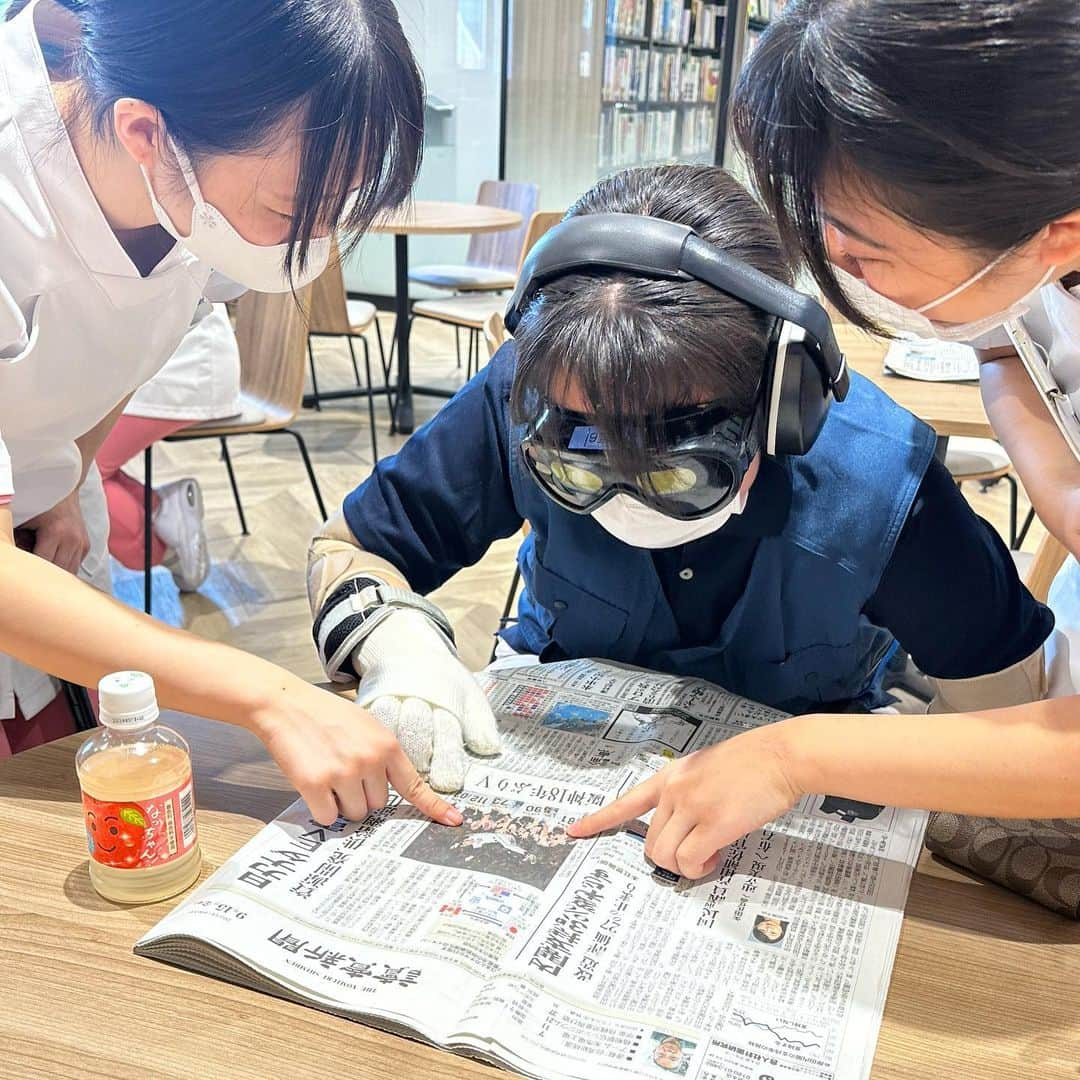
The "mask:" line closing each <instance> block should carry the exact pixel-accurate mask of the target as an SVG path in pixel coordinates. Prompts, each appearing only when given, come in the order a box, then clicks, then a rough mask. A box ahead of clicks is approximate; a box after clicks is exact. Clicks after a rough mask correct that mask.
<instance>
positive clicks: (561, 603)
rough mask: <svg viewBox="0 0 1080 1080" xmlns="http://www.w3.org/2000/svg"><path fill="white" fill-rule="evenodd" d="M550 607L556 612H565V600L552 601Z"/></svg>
mask: <svg viewBox="0 0 1080 1080" xmlns="http://www.w3.org/2000/svg"><path fill="white" fill-rule="evenodd" d="M551 606H552V607H553V608H554V609H555V610H556V611H565V610H566V601H565V600H556V601H554V603H552V605H551Z"/></svg>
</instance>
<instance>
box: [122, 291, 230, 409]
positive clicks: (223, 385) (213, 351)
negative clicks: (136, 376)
mask: <svg viewBox="0 0 1080 1080" xmlns="http://www.w3.org/2000/svg"><path fill="white" fill-rule="evenodd" d="M240 408H241V406H240V350H239V349H238V348H237V347H236V335H235V334H234V333H233V328H232V324H231V323H230V322H229V315H228V312H227V311H226V310H225V305H224V304H214V305H213V307H212V309H211V311H210V314H208V315H207V316H206V317H205V318H204V319H201V320H200V321H199V322H198V323H196V324H195V326H193V327H192V328H191V329H190V330H189V331H188V332H187V333H186V334H185V335H184V340H183V341H181V342H180V347H179V348H178V349H177V350H176V352H174V353H173V354H172V356H170V357H169V359H168V360H167V361H166V362H165V366H164V367H163V368H162V369H161V370H160V371H159V372H158V373H157V374H156V375H155V376H154V377H153V378H152V379H151V380H150V381H149V382H148V383H145V384H144V385H142V386H140V387H139V389H138V390H136V391H135V396H134V397H133V398H132V399H131V401H130V402H128V405H127V408H126V409H124V412H125V413H126V414H127V415H128V416H149V417H152V418H154V419H161V420H222V419H224V418H225V417H227V416H236V415H237V414H238V413H239V412H240Z"/></svg>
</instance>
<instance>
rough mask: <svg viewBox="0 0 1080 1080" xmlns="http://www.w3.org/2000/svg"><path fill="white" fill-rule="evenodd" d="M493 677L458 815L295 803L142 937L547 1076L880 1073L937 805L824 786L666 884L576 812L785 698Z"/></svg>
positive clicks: (664, 678) (789, 1078)
mask: <svg viewBox="0 0 1080 1080" xmlns="http://www.w3.org/2000/svg"><path fill="white" fill-rule="evenodd" d="M478 678H479V679H480V680H481V681H482V683H483V685H484V687H485V689H486V691H487V693H488V695H489V697H490V700H491V702H492V704H493V706H494V708H495V711H496V713H497V714H498V716H499V721H500V726H501V728H502V731H503V733H504V742H505V749H504V751H503V753H502V755H501V756H500V757H498V758H493V759H475V761H474V762H473V763H472V765H471V767H470V771H469V774H468V777H467V781H466V787H465V790H464V791H463V792H462V793H461V794H460V795H459V796H454V797H453V801H454V802H455V803H456V804H457V805H458V806H459V807H460V808H461V810H462V811H463V813H464V815H465V824H464V825H463V826H461V827H460V828H457V829H452V828H447V827H444V826H441V825H436V824H433V823H431V822H429V821H427V820H426V819H424V818H423V817H421V816H420V815H419V814H418V813H417V812H416V811H415V810H413V809H412V808H411V807H410V806H409V805H408V804H406V803H403V802H401V801H398V800H397V799H396V798H393V800H392V803H391V805H390V806H388V807H387V808H386V809H385V810H382V811H380V812H378V813H375V814H372V815H371V816H369V817H368V818H367V819H366V820H365V821H363V822H345V821H344V820H339V821H338V822H336V823H335V824H334V825H333V826H331V827H329V828H324V827H320V826H319V825H317V824H316V823H315V822H314V821H312V819H311V818H310V817H309V816H308V815H307V813H306V810H305V808H304V805H303V803H302V802H297V803H296V804H294V805H293V806H292V807H290V808H289V809H288V810H286V811H285V812H284V813H283V814H282V815H281V816H280V817H279V818H277V819H276V820H275V821H274V822H272V823H271V824H270V825H268V826H267V827H266V828H265V829H263V830H262V831H261V832H260V833H259V834H258V835H257V836H256V837H255V838H254V839H253V840H251V841H250V842H249V843H248V844H246V845H245V846H244V847H243V848H242V849H241V850H240V851H239V852H237V854H236V855H235V856H234V857H233V858H231V859H230V860H229V861H228V862H227V863H226V864H225V865H224V866H222V867H221V869H220V870H218V871H217V873H215V874H214V875H213V876H212V877H211V878H210V879H209V880H208V881H207V882H206V883H205V884H203V885H202V886H201V887H200V888H199V889H198V890H197V891H196V892H195V893H193V894H192V895H191V897H189V898H188V899H186V900H185V901H183V902H182V903H181V904H179V905H178V907H177V908H176V909H175V910H174V911H173V912H172V913H171V914H170V915H168V916H167V917H166V918H165V919H164V920H163V921H162V922H161V923H160V924H158V926H156V927H155V928H154V929H153V930H152V931H151V932H150V933H148V934H147V935H146V936H145V937H144V938H143V939H142V940H141V941H140V942H139V943H138V945H137V946H136V951H137V952H139V953H140V954H141V955H147V956H152V957H155V958H157V959H161V960H165V961H168V962H170V963H174V964H179V965H180V966H183V967H187V968H191V969H194V970H197V971H202V972H204V973H207V974H211V975H214V976H217V977H221V978H226V979H231V980H233V981H236V982H239V983H241V984H243V985H247V986H252V987H255V988H257V989H261V990H264V991H267V992H270V993H275V994H278V995H280V996H285V997H287V998H290V999H293V1000H296V1001H302V1002H304V1003H306V1004H309V1005H314V1006H316V1007H318V1008H323V1009H327V1010H330V1011H333V1012H337V1013H340V1014H342V1015H345V1016H349V1017H352V1018H354V1019H360V1020H364V1021H365V1022H369V1023H373V1024H375V1025H377V1026H382V1027H386V1028H389V1029H391V1030H395V1031H398V1032H401V1033H404V1034H408V1035H412V1036H419V1037H421V1038H423V1039H427V1040H430V1041H431V1042H433V1043H436V1044H438V1045H440V1046H443V1047H447V1048H450V1049H454V1050H459V1051H462V1052H465V1053H469V1054H472V1055H475V1056H479V1057H482V1058H485V1059H487V1060H491V1061H497V1062H500V1063H503V1064H505V1065H507V1066H509V1067H511V1068H513V1069H517V1070H519V1071H520V1072H522V1073H525V1074H528V1075H532V1076H538V1077H575V1078H588V1080H603V1078H616V1077H619V1078H627V1077H653V1078H659V1077H663V1076H680V1077H689V1078H697V1080H797V1078H798V1080H804V1078H808V1077H814V1078H818V1080H854V1078H861V1077H866V1076H868V1075H869V1073H870V1067H871V1062H872V1059H873V1053H874V1046H875V1042H876V1039H877V1033H878V1027H879V1025H880V1020H881V1013H882V1009H883V1006H884V1001H885V995H886V991H887V989H888V983H889V974H890V971H891V968H892V961H893V955H894V952H895V948H896V941H897V935H898V933H899V930H900V922H901V918H902V912H903V906H904V902H905V899H906V896H907V889H908V884H909V881H910V875H911V872H912V869H913V867H914V864H915V861H916V859H917V857H918V853H919V850H920V847H921V842H922V835H923V830H924V827H925V815H924V814H922V813H920V812H915V811H908V810H896V809H893V808H883V807H877V806H872V805H869V804H866V803H857V802H855V803H853V802H846V801H844V800H840V799H833V798H828V797H822V796H811V797H807V798H805V799H803V800H802V802H801V803H800V804H799V805H798V806H797V807H796V808H795V809H793V810H792V811H791V812H790V813H788V814H786V815H785V816H784V817H783V818H781V819H779V820H777V821H776V822H774V823H772V824H770V825H769V826H768V827H766V828H763V829H761V830H760V831H758V832H755V833H752V834H750V835H749V836H747V837H745V838H744V839H742V840H740V841H738V842H737V843H735V844H733V845H731V847H730V848H728V849H726V851H725V852H724V854H723V856H722V858H721V861H720V864H719V866H718V868H717V871H716V872H715V873H714V874H713V875H712V876H711V877H710V878H708V879H705V880H703V881H701V882H699V883H693V882H688V881H678V882H674V883H673V882H672V881H670V880H668V881H665V880H662V879H661V878H660V877H658V876H657V875H654V874H653V873H652V867H651V866H650V864H648V863H647V862H646V860H645V858H644V855H643V847H644V844H643V840H642V837H643V835H644V828H643V827H640V825H635V826H631V827H629V828H624V829H621V830H618V831H616V832H613V833H609V834H606V835H604V836H602V837H599V838H597V839H595V840H587V841H572V840H570V839H569V838H568V837H567V835H566V826H567V824H569V823H570V822H571V821H573V820H575V819H576V818H578V817H580V816H581V815H582V814H583V813H585V812H587V811H589V810H593V809H595V808H597V807H599V806H601V805H602V804H603V803H606V802H608V801H609V800H610V799H611V798H613V797H614V796H615V795H616V794H618V793H620V792H622V791H624V790H626V789H627V788H628V787H629V786H631V785H632V784H634V783H637V782H638V781H640V780H642V779H644V778H647V777H648V776H649V775H651V773H652V772H654V771H655V770H656V769H658V768H660V767H662V766H663V765H664V764H665V763H666V761H667V760H669V759H670V758H672V757H675V756H678V755H682V754H685V753H688V752H690V751H692V750H696V749H699V748H701V747H703V746H707V745H710V744H712V743H715V742H718V741H720V740H723V739H725V738H727V737H729V736H731V735H734V734H737V733H738V732H740V731H743V730H745V729H747V728H749V727H753V726H756V725H758V724H761V723H766V722H768V721H770V720H774V719H776V718H777V717H778V716H779V715H780V714H778V713H776V712H775V711H773V710H770V709H767V708H764V707H762V706H759V705H755V704H753V703H751V702H747V701H745V700H742V699H739V698H736V697H733V696H732V695H730V694H728V693H727V692H726V691H724V690H721V689H720V688H718V687H716V686H714V685H712V684H710V683H706V682H702V681H700V680H696V679H686V678H675V677H672V676H668V675H658V674H654V673H651V672H645V671H641V670H639V669H632V668H623V667H619V666H615V665H611V664H607V663H599V662H595V661H588V660H580V661H568V662H565V663H557V664H547V665H543V666H535V665H530V666H517V667H514V666H511V667H498V666H497V667H496V668H491V669H488V670H487V671H486V672H483V673H481V674H480V675H479V676H478Z"/></svg>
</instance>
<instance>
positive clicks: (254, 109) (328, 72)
mask: <svg viewBox="0 0 1080 1080" xmlns="http://www.w3.org/2000/svg"><path fill="white" fill-rule="evenodd" d="M53 2H54V3H58V4H60V5H61V6H62V7H64V8H67V9H68V10H69V11H71V12H72V13H73V14H75V15H76V16H77V18H78V20H79V23H80V26H81V33H80V35H79V37H78V39H77V40H75V41H72V42H70V43H68V44H67V47H66V56H65V58H64V59H65V61H66V62H65V64H64V67H65V71H64V74H65V75H66V74H71V75H73V76H74V77H75V78H77V79H78V80H79V81H80V83H81V85H82V89H83V93H84V97H85V99H86V102H87V104H88V107H89V109H90V113H91V117H92V121H93V124H94V126H95V128H96V130H97V131H98V132H99V133H107V132H108V131H110V130H111V118H112V106H113V103H114V102H115V101H116V100H117V99H118V98H121V97H134V98H138V99H140V100H141V101H145V102H147V103H148V104H150V105H153V106H154V107H155V108H157V109H158V110H159V111H160V113H161V115H162V117H163V118H164V123H165V128H166V130H167V131H168V132H169V134H170V135H171V136H172V138H173V139H174V140H175V141H176V142H177V143H178V144H179V146H180V147H181V148H182V149H183V150H184V151H185V152H186V153H187V154H188V155H189V156H190V157H191V158H192V159H193V160H195V161H196V162H197V161H198V160H199V158H200V157H202V156H206V155H209V154H238V153H244V152H246V151H254V150H262V149H269V148H271V147H272V145H273V140H274V139H276V138H279V137H280V136H281V132H282V125H283V124H285V123H286V122H287V121H289V120H290V119H292V118H294V117H295V118H296V120H297V121H298V124H299V128H300V132H301V140H302V145H301V152H300V175H299V180H298V185H297V192H296V201H295V210H294V214H293V220H292V226H291V229H290V232H289V237H288V243H289V252H288V256H287V264H288V265H290V266H291V265H295V266H296V267H297V268H300V269H302V268H303V266H304V263H305V260H306V255H307V247H308V244H309V243H310V241H311V239H312V237H313V236H315V235H317V231H318V229H319V227H320V226H322V227H325V225H326V223H328V222H338V221H340V222H341V224H342V226H343V229H344V231H345V232H346V233H348V234H350V235H351V238H352V240H353V241H355V240H356V239H358V238H359V236H360V234H361V233H362V232H363V231H364V230H365V229H366V228H367V227H368V226H369V225H370V224H371V221H372V219H373V218H374V217H376V216H377V215H378V214H379V213H380V212H381V211H383V210H386V209H389V208H392V207H394V206H397V205H399V204H400V203H402V202H403V201H404V200H405V199H406V198H407V197H408V195H409V192H410V191H411V189H412V185H413V182H414V181H415V179H416V173H417V170H418V169H419V165H420V156H421V150H422V143H423V112H424V92H423V85H422V82H421V77H420V73H419V71H418V69H417V66H416V61H415V59H414V57H413V54H412V50H411V49H410V48H409V44H408V42H407V40H406V38H405V34H404V32H403V30H402V28H401V23H400V21H399V20H398V16H397V12H396V10H395V8H394V4H393V2H392V0H335V2H328V0H184V2H183V3H179V2H177V0H53ZM21 6H24V5H23V4H22V3H20V2H18V0H17V2H16V4H15V5H14V9H15V10H17V9H18V8H19V7H21ZM11 14H14V10H13V11H12V12H9V17H10V15H11ZM54 54H55V47H54ZM357 182H358V185H359V189H358V190H357V191H356V192H355V196H353V194H352V191H353V188H354V184H357ZM350 200H352V201H351V205H349V204H350ZM347 205H348V206H349V209H348V213H347V216H346V217H344V218H343V216H342V215H343V213H344V212H345V210H346V206H347ZM344 246H345V247H348V246H349V244H348V242H346V243H344ZM294 251H295V253H296V259H295V263H294V261H293V253H294Z"/></svg>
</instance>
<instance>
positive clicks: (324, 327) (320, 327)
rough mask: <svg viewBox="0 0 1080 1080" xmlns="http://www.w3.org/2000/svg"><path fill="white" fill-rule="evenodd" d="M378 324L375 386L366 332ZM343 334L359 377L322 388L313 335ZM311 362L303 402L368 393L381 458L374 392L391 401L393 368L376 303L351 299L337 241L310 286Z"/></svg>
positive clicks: (374, 444) (374, 448) (374, 446)
mask: <svg viewBox="0 0 1080 1080" xmlns="http://www.w3.org/2000/svg"><path fill="white" fill-rule="evenodd" d="M372 326H374V327H375V336H376V338H377V340H378V343H379V363H380V366H381V367H382V375H383V385H382V387H381V388H380V389H379V390H376V389H375V387H374V386H373V385H372V382H371V350H370V349H369V348H368V340H367V337H365V332H366V331H368V330H370V329H371V327H372ZM317 337H331V338H344V339H345V340H346V341H347V342H348V344H349V356H350V357H351V359H352V367H353V375H354V376H355V377H356V387H357V388H356V389H355V390H329V391H322V392H320V390H319V380H318V376H317V375H316V373H315V351H314V350H313V349H312V347H311V340H312V338H317ZM356 338H359V339H360V344H361V345H363V347H364V372H365V375H366V376H367V383H366V388H365V384H364V383H361V381H360V369H359V367H358V366H357V363H356V349H355V347H354V346H353V341H354V340H355V339H356ZM307 354H308V364H309V367H310V369H311V390H312V392H311V393H310V394H307V395H305V396H304V405H306V406H314V407H315V408H316V409H321V408H322V402H324V401H337V400H341V399H343V398H353V397H366V398H367V399H368V419H369V421H370V423H371V453H372V457H373V458H374V460H375V461H378V460H379V444H378V439H377V436H376V433H375V397H374V396H375V394H376V393H379V394H386V396H387V400H388V401H389V399H390V396H391V391H390V369H389V365H388V363H387V360H386V350H385V348H384V347H383V339H382V330H381V329H380V327H379V320H378V319H377V318H376V310H375V305H374V304H370V303H368V302H367V301H366V300H350V299H349V297H348V294H347V293H346V291H345V279H344V277H343V276H342V273H341V256H340V252H339V251H338V246H337V244H336V243H335V244H334V247H333V250H332V251H331V254H330V261H329V263H328V264H327V267H326V270H324V271H323V273H322V274H320V275H319V277H318V279H317V280H316V281H315V283H314V284H313V285H312V289H311V318H310V321H309V323H308V334H307Z"/></svg>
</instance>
